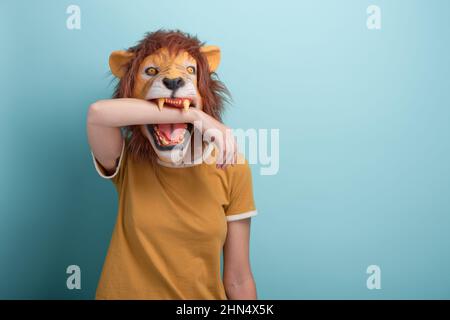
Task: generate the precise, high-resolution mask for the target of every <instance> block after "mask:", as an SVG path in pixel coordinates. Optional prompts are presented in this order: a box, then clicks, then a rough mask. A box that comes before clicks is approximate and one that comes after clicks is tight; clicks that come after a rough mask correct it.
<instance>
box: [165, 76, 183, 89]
mask: <svg viewBox="0 0 450 320" xmlns="http://www.w3.org/2000/svg"><path fill="white" fill-rule="evenodd" d="M162 82H163V83H164V85H165V86H166V88H167V89H169V90H177V89H178V88H181V87H182V86H184V80H183V79H182V78H181V77H179V78H175V79H169V78H164V79H163V81H162Z"/></svg>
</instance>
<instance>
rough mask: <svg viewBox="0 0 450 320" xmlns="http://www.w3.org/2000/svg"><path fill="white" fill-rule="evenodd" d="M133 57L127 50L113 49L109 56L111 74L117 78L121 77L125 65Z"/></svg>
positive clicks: (124, 70)
mask: <svg viewBox="0 0 450 320" xmlns="http://www.w3.org/2000/svg"><path fill="white" fill-rule="evenodd" d="M133 57H134V53H132V52H129V51H125V50H118V51H113V52H112V53H111V55H110V56H109V68H110V69H111V72H112V73H113V75H115V76H116V77H117V78H122V77H123V76H124V74H125V72H126V65H127V64H128V62H130V60H131V59H133Z"/></svg>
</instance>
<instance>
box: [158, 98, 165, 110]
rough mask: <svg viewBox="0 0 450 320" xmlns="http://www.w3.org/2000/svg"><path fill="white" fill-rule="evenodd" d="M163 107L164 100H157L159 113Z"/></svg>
mask: <svg viewBox="0 0 450 320" xmlns="http://www.w3.org/2000/svg"><path fill="white" fill-rule="evenodd" d="M163 106H164V98H162V99H158V109H159V111H161V110H162V108H163Z"/></svg>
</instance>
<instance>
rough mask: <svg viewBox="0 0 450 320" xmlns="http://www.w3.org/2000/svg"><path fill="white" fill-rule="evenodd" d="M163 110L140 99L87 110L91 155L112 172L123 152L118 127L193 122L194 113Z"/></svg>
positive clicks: (108, 102)
mask: <svg viewBox="0 0 450 320" xmlns="http://www.w3.org/2000/svg"><path fill="white" fill-rule="evenodd" d="M191 111H192V110H188V111H187V112H182V111H181V110H178V109H172V108H164V109H163V110H162V111H159V109H158V107H157V106H156V104H154V103H152V102H149V101H146V100H142V99H131V98H124V99H110V100H100V101H97V102H95V103H93V104H92V105H91V106H90V107H89V112H88V116H87V134H88V140H89V145H90V147H91V150H92V153H93V154H94V156H95V157H96V159H97V160H98V161H99V162H100V163H101V165H102V166H103V167H104V168H105V169H106V170H108V171H111V170H114V168H115V166H116V160H117V158H118V157H119V156H120V152H121V150H122V143H123V139H122V135H121V132H120V127H124V126H128V125H140V124H149V123H179V122H193V121H194V120H195V119H194V112H191Z"/></svg>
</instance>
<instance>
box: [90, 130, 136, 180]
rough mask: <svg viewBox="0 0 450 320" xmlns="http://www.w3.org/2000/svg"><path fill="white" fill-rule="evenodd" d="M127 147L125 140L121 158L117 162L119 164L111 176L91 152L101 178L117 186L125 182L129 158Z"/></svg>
mask: <svg viewBox="0 0 450 320" xmlns="http://www.w3.org/2000/svg"><path fill="white" fill-rule="evenodd" d="M126 145H127V142H126V139H124V138H123V140H122V151H121V152H120V156H119V157H118V158H117V160H116V163H117V166H116V169H115V171H114V172H113V173H110V174H108V173H107V170H106V169H105V168H104V167H103V166H102V165H101V163H100V162H99V161H98V160H97V159H96V158H95V156H94V153H93V152H92V150H91V156H92V160H93V162H94V166H95V170H96V171H97V173H98V174H99V175H100V177H102V178H104V179H108V180H111V181H112V182H113V183H114V184H115V185H119V184H120V183H121V182H122V180H123V175H124V171H125V166H126V158H127V152H126V149H127V146H126Z"/></svg>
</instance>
